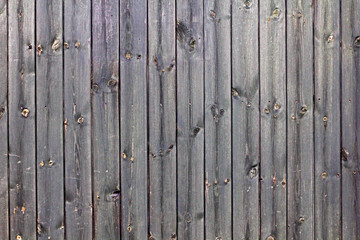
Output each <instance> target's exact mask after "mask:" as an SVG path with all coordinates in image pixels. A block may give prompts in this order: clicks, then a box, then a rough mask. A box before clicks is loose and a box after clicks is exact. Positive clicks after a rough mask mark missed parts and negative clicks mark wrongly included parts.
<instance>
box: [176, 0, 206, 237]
mask: <svg viewBox="0 0 360 240" xmlns="http://www.w3.org/2000/svg"><path fill="white" fill-rule="evenodd" d="M176 15H177V26H176V35H177V36H176V37H177V56H176V67H177V77H176V79H177V83H176V88H177V150H178V151H177V157H178V161H177V171H178V174H177V177H178V178H177V182H178V190H177V207H178V212H177V214H178V239H180V240H182V239H204V237H205V235H204V234H205V232H204V229H205V227H204V216H205V215H204V214H205V206H204V170H205V168H204V154H205V152H204V150H205V149H204V127H205V125H204V124H205V123H204V51H203V49H204V40H203V38H204V32H203V21H204V18H203V1H202V0H201V1H187V0H181V1H177V3H176ZM193 41H195V42H194V43H195V45H194V44H191V42H193Z"/></svg>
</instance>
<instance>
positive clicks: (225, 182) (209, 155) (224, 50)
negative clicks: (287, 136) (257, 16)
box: [204, 0, 232, 239]
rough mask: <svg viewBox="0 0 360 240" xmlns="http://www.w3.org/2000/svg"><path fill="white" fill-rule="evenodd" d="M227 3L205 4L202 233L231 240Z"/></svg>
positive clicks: (229, 60)
mask: <svg viewBox="0 0 360 240" xmlns="http://www.w3.org/2000/svg"><path fill="white" fill-rule="evenodd" d="M230 13H231V1H229V0H226V1H222V2H221V3H220V2H218V1H216V0H211V1H205V4H204V29H205V30H204V31H205V33H204V34H205V40H204V44H205V45H204V46H205V48H204V49H205V187H206V189H205V216H206V218H205V226H206V228H205V231H206V237H205V238H206V239H215V238H217V239H231V234H232V232H231V231H232V226H231V225H232V209H231V188H232V179H231V171H232V169H231V162H232V161H231V32H230V29H231V15H230Z"/></svg>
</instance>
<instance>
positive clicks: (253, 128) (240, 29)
mask: <svg viewBox="0 0 360 240" xmlns="http://www.w3.org/2000/svg"><path fill="white" fill-rule="evenodd" d="M258 5H259V2H258V1H243V0H235V1H233V4H232V141H233V142H232V156H233V168H232V170H233V181H232V186H233V239H259V236H260V235H259V234H260V233H259V229H260V228H259V223H260V218H259V200H258V198H259V175H258V171H259V120H260V119H259V118H260V114H259V55H258V53H259V49H258V46H259V40H258V17H259V15H258V10H259V8H258Z"/></svg>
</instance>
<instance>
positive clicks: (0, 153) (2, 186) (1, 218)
mask: <svg viewBox="0 0 360 240" xmlns="http://www.w3.org/2000/svg"><path fill="white" fill-rule="evenodd" d="M7 12H8V3H7V1H6V0H0V72H1V75H0V136H1V138H0V212H1V213H2V214H1V215H0V239H4V240H6V239H8V238H9V213H8V209H9V205H8V203H9V194H8V187H9V186H8V109H7V108H8V106H7V105H8V103H7V96H8V78H7V77H8V75H7V73H8V62H7V61H8V57H7V54H8V51H7V44H8V39H7V38H8V26H7V24H8V22H7V17H8V16H7Z"/></svg>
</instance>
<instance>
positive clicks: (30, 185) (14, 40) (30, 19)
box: [8, 0, 36, 239]
mask: <svg viewBox="0 0 360 240" xmlns="http://www.w3.org/2000/svg"><path fill="white" fill-rule="evenodd" d="M8 3H9V42H8V49H9V52H8V54H9V98H8V101H9V169H10V171H9V174H10V176H9V178H10V186H9V188H10V213H9V214H10V228H11V229H10V239H16V238H22V239H36V183H35V168H36V160H35V150H36V139H35V134H36V130H35V112H36V110H35V2H34V1H22V0H14V1H8Z"/></svg>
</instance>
